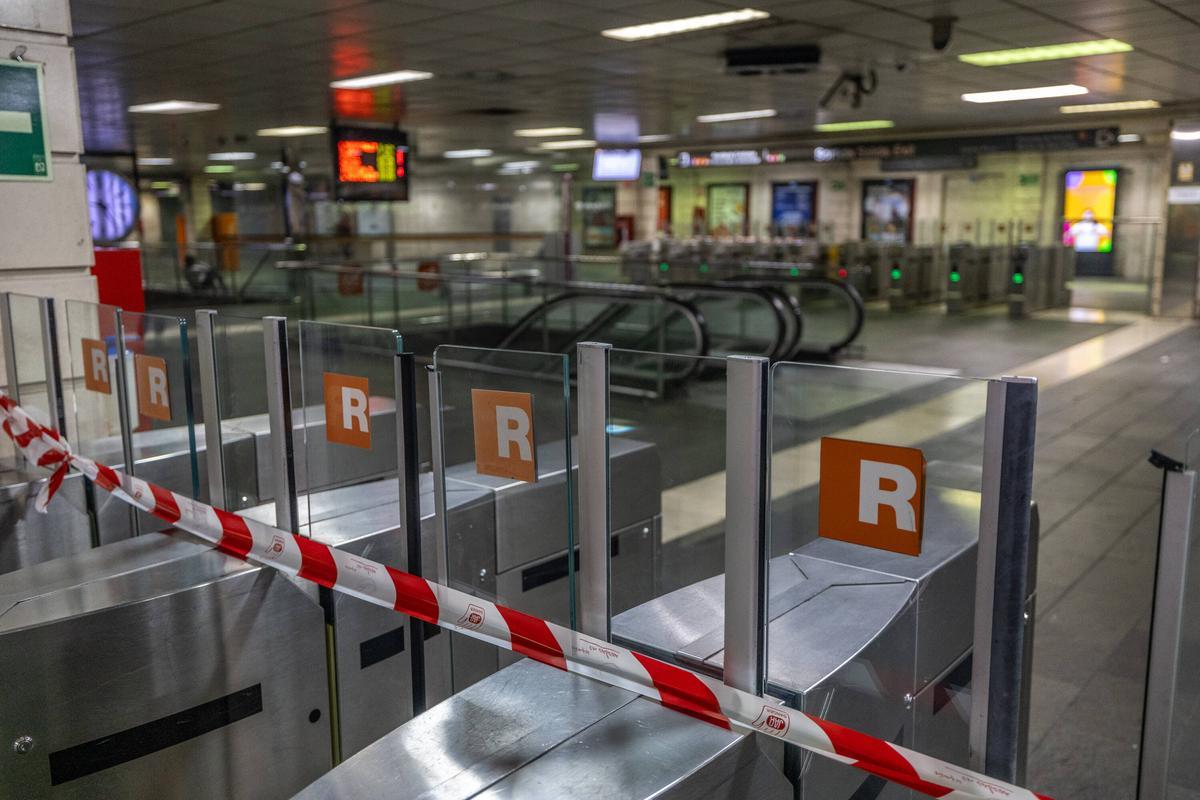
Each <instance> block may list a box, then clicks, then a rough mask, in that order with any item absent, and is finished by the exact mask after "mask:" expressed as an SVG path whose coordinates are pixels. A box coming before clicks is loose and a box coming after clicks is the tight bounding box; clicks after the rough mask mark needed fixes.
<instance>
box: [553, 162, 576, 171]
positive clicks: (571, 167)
mask: <svg viewBox="0 0 1200 800" xmlns="http://www.w3.org/2000/svg"><path fill="white" fill-rule="evenodd" d="M550 171H551V172H578V171H579V165H578V164H551V165H550Z"/></svg>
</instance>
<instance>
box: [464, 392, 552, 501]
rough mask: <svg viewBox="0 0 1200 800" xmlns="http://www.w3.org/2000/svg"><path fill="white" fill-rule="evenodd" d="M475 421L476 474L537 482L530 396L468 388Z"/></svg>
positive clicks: (472, 416) (519, 393) (535, 447)
mask: <svg viewBox="0 0 1200 800" xmlns="http://www.w3.org/2000/svg"><path fill="white" fill-rule="evenodd" d="M471 418H472V420H473V422H474V424H475V469H476V471H477V472H479V474H480V475H495V476H497V477H499V478H514V479H516V480H519V481H525V482H526V483H536V482H537V446H536V445H535V443H534V442H535V440H534V438H533V395H531V394H529V393H527V392H500V391H493V390H490V389H472V390H471Z"/></svg>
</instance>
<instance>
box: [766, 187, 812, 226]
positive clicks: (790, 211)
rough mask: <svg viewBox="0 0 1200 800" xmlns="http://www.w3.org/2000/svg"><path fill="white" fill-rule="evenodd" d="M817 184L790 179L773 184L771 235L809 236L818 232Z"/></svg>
mask: <svg viewBox="0 0 1200 800" xmlns="http://www.w3.org/2000/svg"><path fill="white" fill-rule="evenodd" d="M816 222H817V184H816V183H815V182H798V181H789V182H788V183H773V184H771V235H773V236H788V237H809V236H813V235H815V234H816Z"/></svg>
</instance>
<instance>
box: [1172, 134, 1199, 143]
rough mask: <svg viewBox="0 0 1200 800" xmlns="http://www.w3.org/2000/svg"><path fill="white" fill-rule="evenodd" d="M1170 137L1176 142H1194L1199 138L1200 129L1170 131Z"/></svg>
mask: <svg viewBox="0 0 1200 800" xmlns="http://www.w3.org/2000/svg"><path fill="white" fill-rule="evenodd" d="M1171 138H1172V139H1174V140H1175V141H1177V142H1194V141H1197V140H1200V131H1171Z"/></svg>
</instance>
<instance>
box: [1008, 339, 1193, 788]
mask: <svg viewBox="0 0 1200 800" xmlns="http://www.w3.org/2000/svg"><path fill="white" fill-rule="evenodd" d="M1197 426H1200V328H1192V329H1189V330H1185V331H1182V332H1180V333H1177V334H1175V335H1173V336H1171V337H1169V338H1167V339H1165V340H1163V341H1161V342H1159V343H1157V344H1154V345H1152V346H1150V347H1148V348H1146V349H1144V350H1140V351H1137V352H1135V353H1133V354H1131V355H1128V356H1126V357H1125V358H1123V359H1121V360H1119V361H1117V362H1115V363H1112V364H1110V365H1108V366H1105V367H1102V368H1101V369H1098V370H1096V371H1094V372H1091V373H1089V374H1087V375H1084V376H1082V377H1080V378H1077V379H1075V380H1072V381H1070V382H1067V383H1063V384H1060V385H1058V386H1054V387H1050V388H1048V389H1045V390H1044V391H1043V392H1042V394H1041V397H1040V399H1039V414H1038V435H1037V441H1038V444H1037V457H1036V460H1035V465H1036V466H1035V482H1034V494H1035V497H1036V498H1037V500H1038V503H1039V506H1040V507H1041V520H1042V536H1041V550H1040V554H1039V559H1038V570H1039V575H1038V614H1037V629H1036V637H1035V644H1034V667H1033V670H1034V682H1033V712H1032V723H1031V730H1030V756H1029V769H1028V785H1029V786H1030V787H1032V788H1034V789H1035V790H1037V791H1039V792H1045V793H1048V794H1050V795H1052V796H1054V797H1057V798H1088V800H1104V799H1105V798H1113V800H1117V798H1121V799H1122V800H1124V799H1125V798H1132V797H1134V795H1135V783H1136V776H1137V763H1138V741H1139V737H1140V726H1141V705H1142V692H1143V682H1144V678H1145V668H1146V648H1147V635H1148V625H1149V614H1150V601H1151V586H1152V583H1153V577H1154V560H1155V553H1156V550H1155V547H1156V537H1157V532H1158V507H1159V484H1160V481H1161V474H1160V473H1159V472H1158V471H1157V470H1155V469H1154V468H1153V467H1151V466H1150V465H1149V464H1148V463H1147V460H1146V459H1147V456H1148V455H1149V452H1150V449H1151V448H1152V447H1158V448H1161V449H1163V450H1164V451H1165V452H1167V453H1168V454H1174V455H1175V456H1177V457H1181V456H1182V453H1181V452H1180V451H1181V449H1182V442H1183V437H1184V434H1185V431H1188V430H1191V429H1195V428H1196V427H1197ZM1173 797H1174V796H1173ZM1181 797H1183V796H1182V795H1181ZM1197 797H1200V795H1197Z"/></svg>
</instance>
